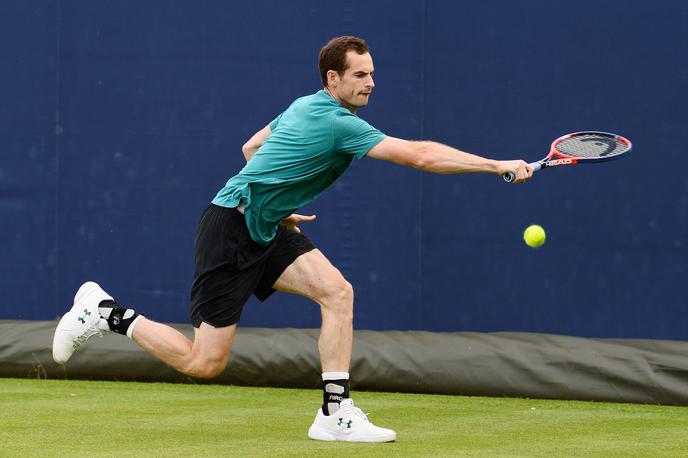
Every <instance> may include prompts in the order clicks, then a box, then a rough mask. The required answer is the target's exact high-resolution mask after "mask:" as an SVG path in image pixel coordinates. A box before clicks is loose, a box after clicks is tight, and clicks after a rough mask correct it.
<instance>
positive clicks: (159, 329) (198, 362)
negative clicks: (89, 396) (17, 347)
mask: <svg viewBox="0 0 688 458" xmlns="http://www.w3.org/2000/svg"><path fill="white" fill-rule="evenodd" d="M101 316H103V317H104V318H101ZM107 329H109V330H111V331H113V332H117V333H120V334H125V335H127V336H128V337H131V338H132V339H133V340H135V341H136V342H137V343H138V344H139V345H140V346H141V347H142V348H143V349H144V350H146V351H148V352H149V353H151V354H152V355H154V356H156V357H157V358H158V359H160V360H161V361H163V362H164V363H166V364H168V365H170V366H172V367H173V368H175V369H177V370H179V371H180V372H183V373H185V374H187V375H191V376H194V377H214V376H216V375H218V374H219V373H220V372H222V371H223V370H224V368H225V367H226V365H227V357H228V356H229V352H230V350H231V349H232V343H233V341H234V334H235V332H236V324H233V325H230V326H225V327H218V328H215V327H213V326H210V325H209V324H207V323H201V325H200V326H199V327H198V328H194V332H195V336H194V341H193V342H191V341H190V340H189V339H187V338H186V336H184V335H183V334H182V333H180V332H179V331H177V330H176V329H174V328H172V327H170V326H166V325H164V324H160V323H156V322H154V321H151V320H148V319H146V318H144V317H143V316H141V315H138V314H136V312H135V311H134V310H133V309H128V308H126V307H123V306H121V305H120V304H117V303H116V302H115V301H114V299H113V298H112V296H110V295H109V294H107V293H106V292H105V291H103V289H102V288H101V287H100V286H99V285H98V284H96V283H93V282H86V283H84V284H83V285H82V286H81V288H79V291H77V294H76V296H75V297H74V306H73V307H72V309H71V310H70V311H69V312H67V313H66V314H65V315H64V316H63V317H62V319H61V320H60V322H59V323H58V325H57V328H56V329H55V336H54V338H53V358H54V359H55V361H56V362H57V363H60V364H64V363H66V362H67V361H68V360H69V359H70V358H71V356H72V354H73V353H74V351H75V350H76V349H77V348H78V347H79V346H80V345H82V344H83V343H84V342H86V341H87V340H88V339H89V338H90V337H92V336H93V335H96V334H102V330H107Z"/></svg>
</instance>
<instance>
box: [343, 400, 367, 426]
mask: <svg viewBox="0 0 688 458" xmlns="http://www.w3.org/2000/svg"><path fill="white" fill-rule="evenodd" d="M349 401H351V402H350V403H347V404H349V406H350V407H351V410H352V411H353V413H354V415H356V416H357V417H359V418H362V419H364V420H365V421H367V422H368V423H370V420H368V414H365V413H363V411H362V410H361V409H359V408H358V407H356V406H354V401H353V399H349Z"/></svg>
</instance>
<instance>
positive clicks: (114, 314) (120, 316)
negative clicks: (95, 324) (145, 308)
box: [98, 301, 139, 336]
mask: <svg viewBox="0 0 688 458" xmlns="http://www.w3.org/2000/svg"><path fill="white" fill-rule="evenodd" d="M98 310H99V311H100V314H101V315H102V316H103V318H105V319H106V320H107V322H108V325H109V326H110V330H111V331H113V332H116V333H118V334H123V335H125V336H126V335H127V331H128V330H129V326H130V325H131V323H132V322H133V321H134V320H135V319H136V317H137V316H139V314H138V313H136V312H135V311H134V309H128V308H126V307H122V306H121V305H119V304H117V303H116V302H114V301H103V302H101V303H100V305H99V306H98Z"/></svg>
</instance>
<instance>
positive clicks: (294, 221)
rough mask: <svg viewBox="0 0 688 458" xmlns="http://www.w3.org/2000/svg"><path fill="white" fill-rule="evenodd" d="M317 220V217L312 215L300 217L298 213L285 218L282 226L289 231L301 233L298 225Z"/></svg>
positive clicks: (281, 222)
mask: <svg viewBox="0 0 688 458" xmlns="http://www.w3.org/2000/svg"><path fill="white" fill-rule="evenodd" d="M314 220H315V215H310V216H304V215H299V214H297V213H294V214H292V215H289V216H287V217H286V218H284V219H283V220H282V221H280V224H281V225H282V226H284V227H286V228H287V229H290V230H292V231H294V232H297V233H299V234H300V233H301V229H299V228H298V226H297V225H298V224H301V223H304V222H311V221H314Z"/></svg>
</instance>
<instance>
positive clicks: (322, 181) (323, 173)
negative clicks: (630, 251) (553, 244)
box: [53, 36, 532, 442]
mask: <svg viewBox="0 0 688 458" xmlns="http://www.w3.org/2000/svg"><path fill="white" fill-rule="evenodd" d="M319 67H320V76H321V78H322V83H323V86H324V87H323V89H322V90H320V91H318V92H316V93H315V94H312V95H307V96H305V97H301V98H299V99H297V100H295V101H294V102H293V103H292V104H291V105H290V106H289V107H288V108H287V109H286V110H285V111H284V112H282V113H281V114H280V115H279V116H277V117H276V118H275V119H274V120H273V121H272V122H270V123H269V124H268V125H267V126H265V127H264V128H262V129H261V130H259V131H258V132H257V133H256V134H255V135H253V137H251V138H250V139H249V140H248V142H246V144H245V145H244V146H243V148H242V150H243V153H244V156H245V158H246V160H247V163H246V166H245V167H244V168H243V169H242V170H241V171H240V172H239V173H238V174H237V175H236V176H234V177H233V178H231V179H230V180H229V181H228V182H227V184H226V185H225V186H224V187H223V188H222V189H221V190H220V191H219V192H218V194H217V195H216V196H215V198H214V199H213V201H212V203H211V204H210V205H209V206H208V208H206V210H205V212H204V213H203V215H202V216H201V219H200V221H199V223H198V228H197V232H196V238H195V262H196V272H195V278H194V281H193V286H192V288H191V322H192V323H193V326H194V332H195V335H194V341H193V342H191V341H190V340H189V339H187V338H186V337H185V336H184V335H183V334H181V333H180V332H178V331H176V330H175V329H173V328H171V327H169V326H166V325H164V324H161V323H156V322H155V321H152V320H150V319H148V318H144V317H143V315H140V314H138V313H136V312H135V311H134V310H133V309H131V308H128V307H125V306H123V305H121V304H119V303H117V302H115V300H114V299H113V298H112V297H111V296H110V295H109V294H107V293H106V292H105V291H103V289H101V288H100V286H98V285H97V284H96V283H93V282H87V283H84V284H83V285H82V286H81V288H79V290H78V291H77V293H76V296H75V298H74V306H73V307H72V309H71V310H70V311H69V312H67V313H66V314H65V315H64V316H63V317H62V319H61V320H60V322H59V324H58V326H57V329H56V331H55V337H54V341H53V357H54V359H55V361H56V362H58V363H60V364H64V363H65V362H67V360H68V359H69V358H70V357H71V355H72V354H73V353H74V351H75V350H76V349H77V348H78V347H79V346H80V345H81V344H82V343H84V342H85V341H86V340H87V339H88V338H89V337H91V336H92V335H95V334H101V333H102V332H103V331H112V332H115V333H119V334H124V335H126V336H128V337H129V338H131V339H133V340H134V341H136V342H137V343H138V344H139V345H140V346H141V347H142V348H143V349H145V350H146V351H147V352H149V353H151V354H152V355H154V356H156V357H157V358H159V359H160V360H162V361H163V362H165V363H166V364H168V365H170V366H172V367H173V368H175V369H177V370H178V371H180V372H182V373H184V374H188V375H190V376H193V377H214V376H216V375H218V374H220V373H221V372H222V371H223V370H224V369H225V367H226V365H227V359H228V356H229V353H230V350H231V348H232V342H233V340H234V335H235V333H236V328H237V323H238V322H239V318H240V316H241V311H242V308H243V306H244V303H245V302H246V301H247V300H248V298H249V297H250V296H251V294H254V295H255V296H256V297H258V299H260V300H261V301H264V300H266V299H267V298H268V297H269V296H270V295H271V294H272V293H273V292H274V291H275V290H277V291H284V292H287V293H292V294H298V295H301V296H305V297H307V298H309V299H311V300H313V301H315V302H317V303H318V304H319V305H320V309H321V313H322V327H321V332H320V338H319V341H318V349H319V351H320V362H321V365H322V372H323V374H322V380H323V403H322V406H321V407H320V408H319V409H318V412H317V415H316V417H315V420H314V422H313V424H312V426H311V427H310V429H309V431H308V436H309V437H310V438H312V439H317V440H326V441H356V442H388V441H393V440H395V439H396V433H395V432H394V431H392V430H390V429H386V428H381V427H378V426H375V425H373V424H372V423H371V422H370V421H369V420H368V418H367V417H366V415H365V414H363V412H362V411H361V410H360V409H359V408H357V407H355V406H354V403H353V401H352V400H351V398H350V397H349V364H350V361H351V346H352V336H353V324H352V323H353V303H354V292H353V288H352V286H351V284H350V283H349V282H347V280H346V279H345V278H344V277H343V276H342V274H341V273H340V272H339V270H337V268H335V267H334V266H333V265H332V264H331V263H330V261H328V259H327V258H326V257H325V255H324V254H323V253H322V252H321V251H320V250H318V249H317V248H316V247H315V246H314V245H313V243H311V241H310V240H308V238H306V236H304V235H303V234H301V231H300V230H299V224H300V223H304V222H310V221H313V220H314V219H315V216H314V215H310V216H303V215H299V214H297V213H295V212H296V211H297V210H298V209H299V208H301V207H303V206H304V205H306V204H308V203H309V202H311V201H313V200H314V199H315V198H317V197H318V195H319V194H320V193H321V192H322V191H323V190H325V189H326V188H327V187H328V186H330V185H331V184H332V183H333V182H334V181H335V180H336V179H337V178H338V177H339V176H340V175H341V174H342V173H344V171H345V170H346V169H347V167H348V166H349V164H351V162H352V160H353V159H354V158H363V157H369V158H373V159H382V160H386V161H391V162H394V163H397V164H401V165H406V166H410V167H414V168H417V169H420V170H425V171H428V172H434V173H445V174H446V173H465V172H485V173H493V174H496V175H497V176H499V177H500V179H501V176H502V174H504V173H505V172H513V173H514V174H515V175H516V180H515V182H523V181H525V180H526V179H528V178H529V177H530V176H531V175H532V170H531V169H530V168H529V166H528V165H527V164H526V163H525V162H524V161H521V160H511V161H496V160H491V159H486V158H483V157H480V156H476V155H473V154H469V153H466V152H463V151H459V150H457V149H454V148H452V147H449V146H446V145H443V144H440V143H435V142H430V141H408V140H402V139H399V138H393V137H389V136H387V135H385V134H383V133H381V132H380V131H379V130H377V129H376V128H374V127H372V126H371V125H370V124H368V123H367V122H366V121H364V120H363V119H361V118H359V117H358V116H357V111H358V109H359V108H361V107H364V106H366V105H367V104H368V100H369V98H370V95H371V92H372V90H373V88H374V87H375V84H374V82H373V76H374V67H373V59H372V57H371V55H370V53H369V51H368V46H367V44H366V42H365V41H364V40H363V39H361V38H357V37H351V36H344V37H339V38H334V39H332V40H331V41H330V42H329V43H327V44H326V45H325V46H324V47H323V48H322V49H321V50H320V56H319Z"/></svg>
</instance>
